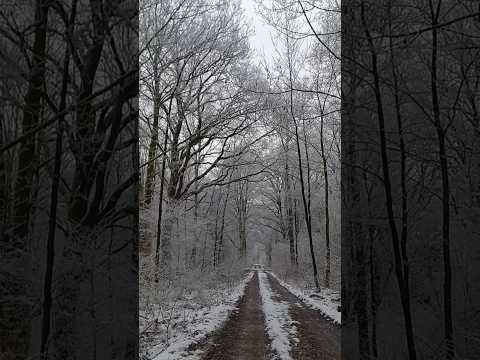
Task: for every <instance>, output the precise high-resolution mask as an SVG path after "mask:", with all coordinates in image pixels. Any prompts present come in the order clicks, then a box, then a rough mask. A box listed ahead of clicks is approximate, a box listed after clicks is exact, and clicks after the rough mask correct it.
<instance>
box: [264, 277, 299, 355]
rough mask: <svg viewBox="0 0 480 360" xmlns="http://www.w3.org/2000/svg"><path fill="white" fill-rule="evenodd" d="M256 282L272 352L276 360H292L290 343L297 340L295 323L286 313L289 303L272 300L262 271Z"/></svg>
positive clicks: (268, 284) (266, 279)
mask: <svg viewBox="0 0 480 360" xmlns="http://www.w3.org/2000/svg"><path fill="white" fill-rule="evenodd" d="M258 282H259V288H260V296H261V298H262V307H263V312H264V314H265V323H266V327H267V332H268V336H269V338H270V339H271V341H272V344H271V346H272V350H273V351H275V352H276V354H277V357H276V359H281V360H293V358H292V356H291V351H292V347H291V344H290V342H291V341H294V342H298V341H299V340H298V338H297V336H296V335H297V328H296V326H295V322H294V321H293V320H292V318H291V317H290V314H289V312H288V309H289V303H288V302H286V301H276V300H273V299H272V289H271V287H270V283H269V281H268V277H267V275H266V274H265V273H264V272H263V271H259V272H258Z"/></svg>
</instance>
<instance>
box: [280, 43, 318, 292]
mask: <svg viewBox="0 0 480 360" xmlns="http://www.w3.org/2000/svg"><path fill="white" fill-rule="evenodd" d="M287 50H288V56H287V57H288V70H289V71H288V73H289V80H290V115H291V116H292V120H293V123H294V126H295V142H296V145H297V157H298V171H299V173H300V188H301V190H302V200H303V208H304V211H305V225H306V226H307V233H308V240H309V248H310V257H311V259H312V268H313V281H314V283H315V287H316V288H317V290H320V283H319V281H318V270H317V261H316V259H315V251H314V248H313V234H312V222H311V215H310V208H309V203H310V201H309V200H307V195H306V192H305V183H304V176H303V164H302V152H301V149H300V137H299V134H298V124H297V120H296V118H295V112H294V110H293V79H292V61H291V55H290V46H289V45H288V36H287ZM305 146H307V144H305Z"/></svg>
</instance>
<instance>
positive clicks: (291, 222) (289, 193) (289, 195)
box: [285, 154, 296, 265]
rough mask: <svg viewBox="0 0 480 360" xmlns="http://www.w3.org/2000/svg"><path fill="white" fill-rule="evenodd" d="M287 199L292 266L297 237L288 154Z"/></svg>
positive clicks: (286, 163) (286, 168) (286, 169)
mask: <svg viewBox="0 0 480 360" xmlns="http://www.w3.org/2000/svg"><path fill="white" fill-rule="evenodd" d="M285 198H286V208H287V219H286V220H287V237H288V243H289V250H290V264H291V265H295V264H296V262H295V237H294V229H293V226H294V219H293V203H292V189H291V186H290V170H289V165H288V154H287V156H286V157H285Z"/></svg>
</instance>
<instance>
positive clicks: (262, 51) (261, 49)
mask: <svg viewBox="0 0 480 360" xmlns="http://www.w3.org/2000/svg"><path fill="white" fill-rule="evenodd" d="M241 5H242V8H243V9H244V10H245V17H246V19H247V21H248V22H249V23H250V24H251V28H252V31H253V32H254V33H253V34H252V35H251V37H250V46H251V48H252V50H253V51H254V53H255V57H254V60H255V62H256V63H259V62H260V61H261V59H262V58H266V60H267V61H268V62H271V60H272V57H273V54H274V52H275V50H274V46H273V43H272V39H271V27H270V26H268V25H267V24H266V23H265V22H264V20H263V19H262V17H261V15H260V14H258V13H257V11H256V7H257V5H256V4H255V0H241Z"/></svg>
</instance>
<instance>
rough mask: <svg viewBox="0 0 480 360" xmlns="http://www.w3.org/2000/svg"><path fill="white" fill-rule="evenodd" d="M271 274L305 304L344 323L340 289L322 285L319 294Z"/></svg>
mask: <svg viewBox="0 0 480 360" xmlns="http://www.w3.org/2000/svg"><path fill="white" fill-rule="evenodd" d="M270 275H272V276H273V277H274V278H275V279H277V280H278V281H279V282H280V284H281V285H282V286H283V287H285V288H286V289H287V290H288V291H290V292H291V293H292V294H294V295H295V296H296V297H298V298H299V299H300V300H302V301H303V303H304V304H305V305H307V306H308V307H310V308H312V309H315V310H319V311H320V312H322V314H324V315H325V316H327V317H328V318H330V319H331V320H333V321H334V322H335V323H337V324H341V323H342V315H341V312H340V311H338V308H339V306H340V305H341V297H340V292H339V291H335V290H332V289H328V288H324V287H322V288H321V289H320V294H318V293H317V292H316V291H314V290H305V289H300V288H298V287H296V286H293V285H290V284H288V283H287V282H285V281H283V280H281V279H279V278H278V277H277V276H276V275H275V274H274V273H273V272H270Z"/></svg>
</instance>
